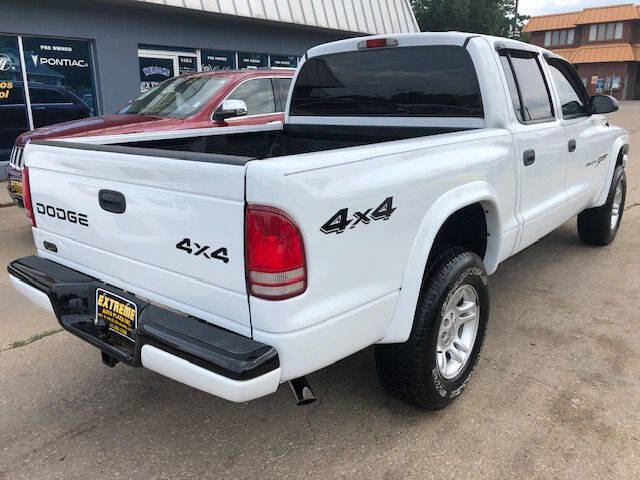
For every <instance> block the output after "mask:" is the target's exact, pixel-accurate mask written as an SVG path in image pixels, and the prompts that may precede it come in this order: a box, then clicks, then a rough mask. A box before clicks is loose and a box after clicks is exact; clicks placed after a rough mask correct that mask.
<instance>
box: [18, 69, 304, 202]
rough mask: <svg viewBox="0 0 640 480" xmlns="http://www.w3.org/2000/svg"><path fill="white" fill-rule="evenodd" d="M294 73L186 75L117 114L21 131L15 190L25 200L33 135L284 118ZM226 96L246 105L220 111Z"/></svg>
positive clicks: (249, 122) (114, 132) (179, 127)
mask: <svg viewBox="0 0 640 480" xmlns="http://www.w3.org/2000/svg"><path fill="white" fill-rule="evenodd" d="M293 73H294V71H293V70H285V69H260V70H255V69H253V70H227V71H218V72H202V73H194V74H190V75H183V76H180V77H176V78H172V79H170V80H167V81H166V82H164V83H162V84H160V85H158V86H157V87H155V88H153V89H151V90H149V91H147V92H145V93H143V94H142V95H140V96H139V97H138V98H136V99H135V100H133V101H131V102H129V104H127V105H126V106H125V107H124V108H123V109H122V110H120V111H119V112H118V113H116V114H113V115H102V116H98V117H89V118H85V119H82V120H77V121H72V122H65V123H60V124H57V125H51V126H48V127H43V128H38V129H36V130H33V131H30V132H26V133H24V134H22V135H20V136H19V137H18V139H17V140H16V144H15V146H14V147H13V150H12V152H11V157H10V162H9V165H8V167H7V176H8V177H9V183H8V187H7V188H8V189H9V194H10V195H11V198H12V199H13V201H14V202H16V203H17V204H18V205H20V206H22V183H21V175H22V173H21V171H22V166H23V159H22V152H23V149H24V146H25V145H26V143H27V142H28V141H34V140H45V139H47V140H51V139H62V138H65V139H71V138H74V137H75V138H77V137H91V136H102V135H122V134H131V133H141V132H151V131H154V132H162V131H172V130H188V129H196V128H211V127H227V126H241V125H261V124H266V123H271V122H277V121H282V120H283V119H284V114H283V112H284V106H285V103H286V101H287V94H288V92H289V86H290V84H291V79H292V78H293ZM230 100H235V101H236V102H229V101H230ZM223 102H225V103H227V104H228V105H231V104H233V105H236V106H237V105H241V106H243V108H241V109H238V110H237V114H236V115H232V116H229V115H228V114H225V115H219V114H217V113H219V112H220V111H221V109H222V107H223Z"/></svg>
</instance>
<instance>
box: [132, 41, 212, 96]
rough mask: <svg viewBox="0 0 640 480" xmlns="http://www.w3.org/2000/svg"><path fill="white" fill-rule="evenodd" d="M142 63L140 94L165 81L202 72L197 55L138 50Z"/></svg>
mask: <svg viewBox="0 0 640 480" xmlns="http://www.w3.org/2000/svg"><path fill="white" fill-rule="evenodd" d="M138 59H139V62H140V93H144V92H146V91H147V90H150V89H152V88H153V87H155V86H157V85H159V84H160V83H162V82H164V81H165V80H167V79H169V78H173V77H177V76H178V75H182V74H185V73H195V72H198V71H200V59H199V58H198V55H197V54H196V53H191V52H171V51H155V50H146V49H140V50H138Z"/></svg>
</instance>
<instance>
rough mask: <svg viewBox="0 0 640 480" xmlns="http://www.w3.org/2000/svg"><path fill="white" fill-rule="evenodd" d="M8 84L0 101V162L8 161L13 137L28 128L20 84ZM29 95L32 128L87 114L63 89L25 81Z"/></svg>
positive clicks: (88, 111)
mask: <svg viewBox="0 0 640 480" xmlns="http://www.w3.org/2000/svg"><path fill="white" fill-rule="evenodd" d="M12 83H13V88H12V89H11V95H10V96H9V98H7V99H6V100H0V162H4V161H6V160H8V159H9V154H10V152H11V148H12V147H13V145H14V143H15V141H16V138H18V136H19V135H20V134H21V133H24V132H25V131H26V130H28V129H29V128H28V121H27V110H26V107H25V99H24V89H23V88H22V82H12ZM29 95H30V97H31V111H32V112H33V124H34V126H35V128H39V127H44V126H47V125H53V124H54V123H60V122H66V121H69V120H77V119H79V118H84V117H88V116H89V115H90V114H91V111H90V109H89V107H88V106H87V105H86V104H85V103H84V102H83V101H82V100H81V99H80V98H78V97H77V96H76V95H75V94H74V93H72V92H71V91H69V90H68V89H66V88H65V87H61V86H57V85H46V84H44V83H38V82H29ZM2 173H4V172H2Z"/></svg>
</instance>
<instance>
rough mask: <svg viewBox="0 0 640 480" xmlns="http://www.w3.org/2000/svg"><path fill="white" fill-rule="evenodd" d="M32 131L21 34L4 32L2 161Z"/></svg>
mask: <svg viewBox="0 0 640 480" xmlns="http://www.w3.org/2000/svg"><path fill="white" fill-rule="evenodd" d="M27 130H29V119H28V116H27V106H26V102H25V97H24V89H23V85H22V70H21V68H20V54H19V53H18V37H15V36H5V35H0V161H5V160H7V159H8V158H9V154H10V153H11V148H12V147H13V144H14V143H15V141H16V138H18V135H20V134H21V133H23V132H26V131H27Z"/></svg>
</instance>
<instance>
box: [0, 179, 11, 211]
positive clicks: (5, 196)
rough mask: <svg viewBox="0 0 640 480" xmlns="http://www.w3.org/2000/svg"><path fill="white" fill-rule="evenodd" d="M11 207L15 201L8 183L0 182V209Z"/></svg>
mask: <svg viewBox="0 0 640 480" xmlns="http://www.w3.org/2000/svg"><path fill="white" fill-rule="evenodd" d="M9 205H13V201H12V200H11V197H10V196H9V192H8V191H7V181H6V180H3V181H1V182H0V208H1V207H7V206H9Z"/></svg>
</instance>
